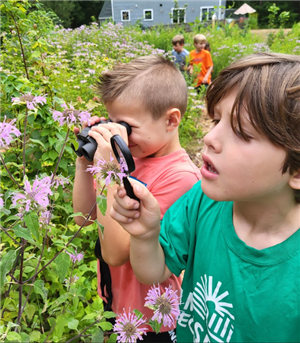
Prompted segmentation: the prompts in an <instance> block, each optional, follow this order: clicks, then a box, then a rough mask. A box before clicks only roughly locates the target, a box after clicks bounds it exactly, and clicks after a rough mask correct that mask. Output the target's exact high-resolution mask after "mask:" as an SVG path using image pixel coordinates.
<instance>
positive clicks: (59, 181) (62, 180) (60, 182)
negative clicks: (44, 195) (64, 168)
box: [51, 175, 69, 188]
mask: <svg viewBox="0 0 300 343" xmlns="http://www.w3.org/2000/svg"><path fill="white" fill-rule="evenodd" d="M51 179H52V177H51ZM65 184H69V180H68V179H67V178H66V177H63V176H61V175H55V177H54V179H53V181H52V186H53V187H55V188H57V187H58V186H63V187H64V185H65Z"/></svg>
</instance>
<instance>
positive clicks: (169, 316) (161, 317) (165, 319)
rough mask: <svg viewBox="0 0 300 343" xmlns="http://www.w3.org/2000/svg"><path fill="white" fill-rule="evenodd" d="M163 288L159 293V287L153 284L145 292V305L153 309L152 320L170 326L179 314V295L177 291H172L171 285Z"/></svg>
mask: <svg viewBox="0 0 300 343" xmlns="http://www.w3.org/2000/svg"><path fill="white" fill-rule="evenodd" d="M165 290H166V292H165V293H164V294H161V291H160V288H159V287H155V286H153V287H152V288H151V289H150V290H149V291H148V293H147V297H146V298H145V300H146V303H145V306H147V307H149V308H150V309H152V310H154V315H153V317H152V318H151V319H152V320H153V321H155V320H156V321H157V322H158V323H160V324H161V323H163V325H165V326H169V327H171V326H172V325H173V324H174V323H175V322H176V320H177V318H178V316H179V314H180V311H179V297H178V295H177V294H176V293H177V291H175V292H174V291H172V286H169V287H166V288H165Z"/></svg>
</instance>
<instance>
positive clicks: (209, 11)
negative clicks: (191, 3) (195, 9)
mask: <svg viewBox="0 0 300 343" xmlns="http://www.w3.org/2000/svg"><path fill="white" fill-rule="evenodd" d="M214 13H215V9H214V8H213V7H200V21H202V20H211V18H212V16H213V14H214Z"/></svg>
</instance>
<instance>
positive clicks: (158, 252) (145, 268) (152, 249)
mask: <svg viewBox="0 0 300 343" xmlns="http://www.w3.org/2000/svg"><path fill="white" fill-rule="evenodd" d="M130 262H131V266H132V268H133V270H134V273H135V274H136V277H137V279H138V280H139V281H140V282H141V283H144V284H148V285H153V284H157V283H161V282H163V281H165V280H166V279H167V278H169V277H170V276H171V275H172V273H171V272H170V270H169V269H168V267H167V266H166V262H165V254H164V251H163V249H162V247H161V245H160V243H159V241H158V237H157V238H151V240H141V239H138V238H135V237H133V236H131V239H130Z"/></svg>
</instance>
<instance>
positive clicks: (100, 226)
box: [95, 219, 104, 235]
mask: <svg viewBox="0 0 300 343" xmlns="http://www.w3.org/2000/svg"><path fill="white" fill-rule="evenodd" d="M95 223H96V224H97V225H98V227H99V229H100V231H101V233H102V235H103V232H104V226H103V225H101V224H100V223H99V222H98V220H97V219H95Z"/></svg>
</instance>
